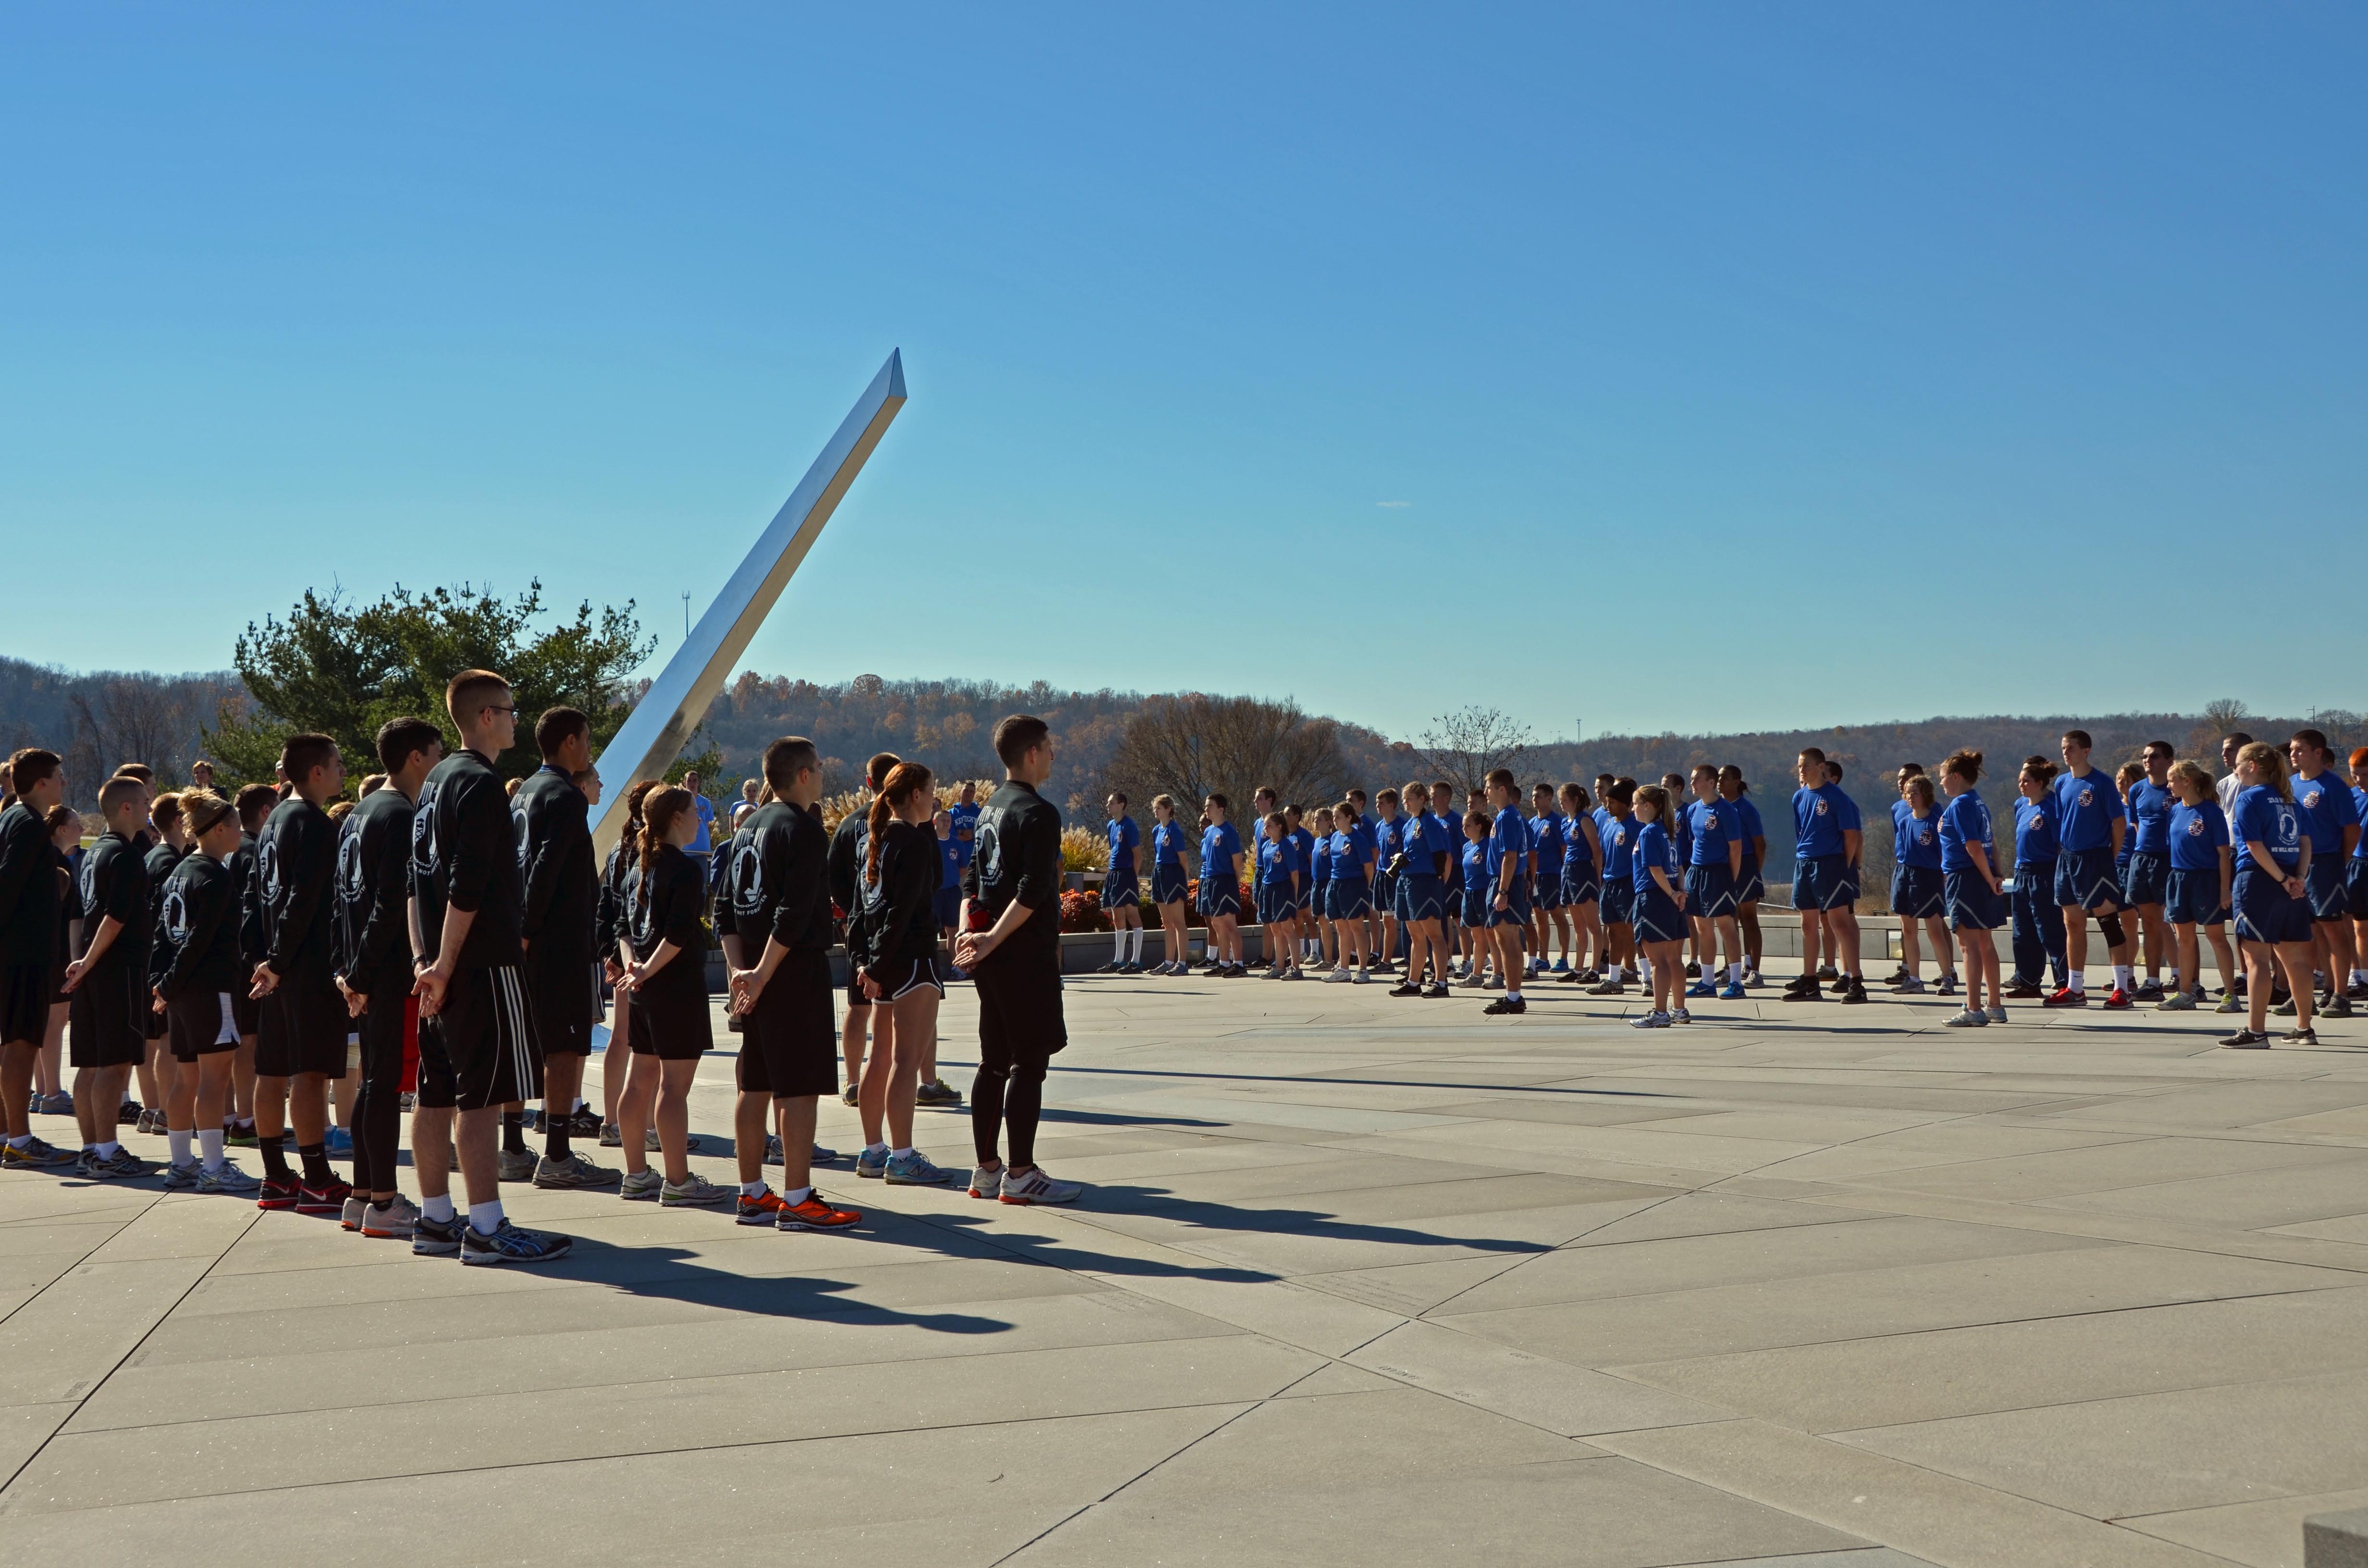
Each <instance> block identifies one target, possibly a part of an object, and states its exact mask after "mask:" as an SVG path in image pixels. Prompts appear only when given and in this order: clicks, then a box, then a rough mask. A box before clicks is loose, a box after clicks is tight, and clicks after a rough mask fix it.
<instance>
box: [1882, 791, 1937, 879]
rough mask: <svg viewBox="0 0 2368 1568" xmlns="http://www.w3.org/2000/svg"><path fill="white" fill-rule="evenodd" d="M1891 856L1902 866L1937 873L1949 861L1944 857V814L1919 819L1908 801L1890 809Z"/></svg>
mask: <svg viewBox="0 0 2368 1568" xmlns="http://www.w3.org/2000/svg"><path fill="white" fill-rule="evenodd" d="M1891 855H1892V858H1893V859H1895V860H1897V861H1898V862H1899V863H1900V864H1901V865H1903V866H1914V867H1916V868H1917V869H1919V870H1925V871H1937V870H1941V869H1944V867H1945V866H1946V864H1947V862H1946V861H1944V860H1943V859H1942V858H1941V813H1940V812H1937V811H1936V812H1933V813H1932V814H1931V815H1930V816H1929V817H1919V816H1918V815H1917V814H1916V809H1915V808H1914V807H1913V806H1910V805H1909V804H1908V803H1907V801H1899V802H1898V803H1896V805H1894V806H1893V807H1892V808H1891Z"/></svg>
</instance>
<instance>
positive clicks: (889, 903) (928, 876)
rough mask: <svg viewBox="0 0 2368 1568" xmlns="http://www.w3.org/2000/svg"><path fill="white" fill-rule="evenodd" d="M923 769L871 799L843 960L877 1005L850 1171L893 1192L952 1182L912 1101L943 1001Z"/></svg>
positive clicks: (902, 771)
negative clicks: (851, 936) (926, 1143)
mask: <svg viewBox="0 0 2368 1568" xmlns="http://www.w3.org/2000/svg"><path fill="white" fill-rule="evenodd" d="M929 785H930V778H929V770H928V768H926V767H922V766H921V765H920V764H919V763H917V762H900V763H898V764H897V765H896V766H895V767H894V768H891V769H890V770H889V773H888V777H887V778H886V779H885V780H884V781H882V784H881V786H880V792H879V794H877V795H876V796H874V797H873V798H872V801H871V817H870V820H869V821H868V822H867V823H866V824H865V827H866V832H865V835H864V855H863V865H862V869H861V872H860V875H859V876H858V877H857V879H856V897H857V898H858V899H859V900H860V903H861V905H862V918H861V919H860V921H850V922H849V923H848V924H849V928H850V929H851V930H853V931H855V932H856V933H857V935H856V937H855V941H856V947H855V948H854V949H850V950H849V952H848V963H849V964H851V965H853V966H854V968H855V975H856V979H857V983H858V984H859V985H860V987H861V989H862V992H863V994H864V995H865V996H866V997H867V998H868V999H870V1000H871V1003H872V1004H873V1006H872V1008H871V1058H870V1060H868V1061H867V1062H864V1064H863V1079H862V1082H861V1084H860V1085H859V1087H858V1091H857V1095H856V1110H857V1114H858V1115H860V1117H861V1118H862V1119H863V1153H860V1155H858V1156H857V1157H856V1162H855V1174H856V1175H858V1176H882V1177H884V1178H885V1179H886V1180H887V1181H888V1182H889V1183H890V1184H891V1185H893V1186H896V1187H937V1186H939V1185H940V1184H942V1183H943V1182H945V1181H946V1180H947V1179H948V1178H947V1176H946V1173H945V1172H944V1171H942V1170H940V1169H939V1168H938V1166H937V1165H933V1164H931V1163H930V1160H929V1157H928V1155H927V1154H924V1153H921V1152H920V1151H919V1150H918V1149H916V1148H915V1147H913V1103H914V1097H915V1091H916V1088H917V1087H918V1085H919V1082H920V1074H921V1070H922V1066H923V1063H924V1062H925V1061H926V1060H928V1058H930V1057H931V1056H933V1055H934V1053H935V1047H936V1044H937V1038H938V1003H939V1000H940V999H941V998H942V997H943V996H944V995H945V994H946V983H945V977H944V973H943V971H942V970H941V969H940V967H939V962H938V927H937V920H936V917H935V915H934V913H933V911H934V907H935V904H936V900H937V891H938V875H939V859H938V841H937V835H936V834H935V833H933V832H932V831H931V829H930V827H929V822H930V819H931V818H932V817H933V816H934V815H935V814H936V812H937V804H938V802H937V796H936V794H935V793H934V792H933V791H932V790H930V788H929Z"/></svg>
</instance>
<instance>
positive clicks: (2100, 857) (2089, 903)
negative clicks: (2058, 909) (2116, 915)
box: [2055, 844, 2122, 910]
mask: <svg viewBox="0 0 2368 1568" xmlns="http://www.w3.org/2000/svg"><path fill="white" fill-rule="evenodd" d="M2121 896H2122V890H2121V887H2120V885H2119V884H2118V883H2116V882H2115V881H2114V880H2113V852H2112V849H2111V848H2110V847H2109V846H2105V845H2101V844H2100V845H2099V846H2097V847H2096V848H2094V849H2066V850H2063V851H2061V852H2060V853H2058V854H2057V855H2056V857H2055V902H2056V903H2059V904H2061V905H2063V906H2064V907H2065V908H2066V909H2089V910H2094V909H2109V908H2118V907H2119V905H2120V903H2121Z"/></svg>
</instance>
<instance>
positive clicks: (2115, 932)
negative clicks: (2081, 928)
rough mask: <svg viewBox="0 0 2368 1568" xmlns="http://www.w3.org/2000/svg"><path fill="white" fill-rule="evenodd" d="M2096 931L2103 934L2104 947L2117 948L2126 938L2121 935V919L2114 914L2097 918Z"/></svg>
mask: <svg viewBox="0 0 2368 1568" xmlns="http://www.w3.org/2000/svg"><path fill="white" fill-rule="evenodd" d="M2097 929H2098V930H2100V931H2102V932H2103V933H2104V934H2105V945H2106V946H2107V947H2109V948H2118V947H2120V946H2121V945H2122V944H2123V942H2124V941H2127V940H2128V938H2127V937H2124V936H2123V935H2122V917H2121V915H2119V914H2118V913H2116V914H2112V915H2099V916H2097Z"/></svg>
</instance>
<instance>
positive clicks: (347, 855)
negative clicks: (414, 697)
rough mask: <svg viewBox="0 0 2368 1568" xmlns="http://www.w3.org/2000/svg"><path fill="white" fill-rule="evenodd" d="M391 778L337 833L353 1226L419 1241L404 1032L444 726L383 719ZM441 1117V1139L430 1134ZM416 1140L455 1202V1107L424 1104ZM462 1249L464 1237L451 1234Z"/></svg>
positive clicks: (441, 1189) (434, 1182) (427, 1175)
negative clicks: (415, 909)
mask: <svg viewBox="0 0 2368 1568" xmlns="http://www.w3.org/2000/svg"><path fill="white" fill-rule="evenodd" d="M377 742H378V760H379V766H380V767H382V768H384V769H385V770H386V771H385V772H384V773H383V774H381V775H380V776H379V777H381V778H383V779H384V781H385V782H384V783H383V784H382V785H381V787H380V788H379V789H376V790H371V791H370V793H369V794H367V795H364V796H363V797H362V799H361V803H360V804H359V805H357V806H356V807H354V809H353V810H352V811H351V812H347V814H346V820H345V821H344V822H343V823H340V824H338V832H337V920H338V935H339V944H338V947H339V956H340V960H341V961H342V963H343V965H344V968H343V969H342V970H341V971H340V972H339V973H338V975H337V990H338V991H339V992H340V993H342V994H344V996H345V999H346V1010H347V1012H348V1013H349V1014H351V1015H352V1016H353V1017H356V1018H358V1019H359V1020H360V1023H361V1037H362V1072H361V1087H360V1092H359V1094H358V1095H357V1096H355V1099H354V1198H355V1200H356V1201H358V1202H359V1204H360V1206H361V1211H360V1213H359V1214H358V1215H356V1216H355V1217H354V1223H353V1224H352V1226H351V1227H350V1228H351V1229H353V1230H357V1231H359V1232H360V1233H362V1234H363V1235H364V1236H367V1237H369V1238H370V1239H372V1240H374V1241H404V1242H411V1243H413V1244H415V1245H416V1244H417V1241H418V1225H419V1208H418V1206H417V1205H416V1204H415V1203H413V1202H412V1201H411V1200H410V1199H407V1198H405V1197H404V1196H403V1193H402V1190H401V1189H400V1188H399V1187H396V1186H395V1168H396V1163H397V1153H398V1151H397V1144H398V1143H399V1142H400V1141H401V1132H402V1110H403V1040H404V1031H405V1028H406V1025H407V1023H408V1021H409V1020H408V1019H407V1017H406V1016H405V1015H406V1014H407V1013H408V1012H409V1011H410V1008H409V1003H410V1000H411V978H412V966H411V929H410V926H411V830H412V818H413V816H414V815H415V814H416V806H415V802H416V801H417V800H418V798H419V790H420V787H421V786H422V785H423V784H425V783H426V782H427V774H428V770H429V769H430V768H433V767H435V766H436V765H437V764H438V762H441V761H442V760H443V759H444V736H443V733H442V732H441V731H439V730H438V729H437V727H436V726H435V725H433V724H431V723H429V722H427V720H425V719H408V718H406V719H390V720H388V721H387V722H385V723H384V724H382V725H381V726H379V732H378V737H377ZM431 1122H433V1123H434V1133H433V1137H432V1140H431V1139H429V1138H426V1137H423V1136H422V1135H423V1134H425V1133H427V1131H428V1130H429V1124H430V1123H431ZM412 1131H413V1144H414V1146H415V1148H417V1147H419V1146H420V1145H422V1144H423V1143H426V1142H433V1144H434V1148H435V1155H436V1157H435V1159H434V1160H433V1161H432V1162H431V1161H428V1160H425V1159H418V1160H416V1162H415V1163H416V1170H417V1176H418V1181H419V1188H420V1191H421V1192H423V1193H427V1192H434V1193H437V1194H438V1195H440V1196H445V1197H446V1199H447V1201H448V1202H449V1201H450V1197H449V1195H450V1190H451V1182H450V1175H451V1173H450V1169H449V1167H450V1165H451V1158H450V1153H449V1152H448V1151H449V1150H450V1146H451V1112H450V1110H449V1109H447V1110H442V1111H432V1110H427V1109H424V1108H423V1109H421V1110H419V1111H418V1112H417V1113H416V1115H415V1117H414V1118H413V1121H412ZM445 1239H447V1240H449V1241H450V1243H451V1244H452V1245H451V1247H449V1248H446V1249H445V1250H446V1251H447V1252H448V1253H449V1252H450V1250H452V1249H453V1248H457V1247H458V1245H459V1243H460V1238H459V1236H458V1235H457V1234H448V1235H447V1237H446V1238H445Z"/></svg>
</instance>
